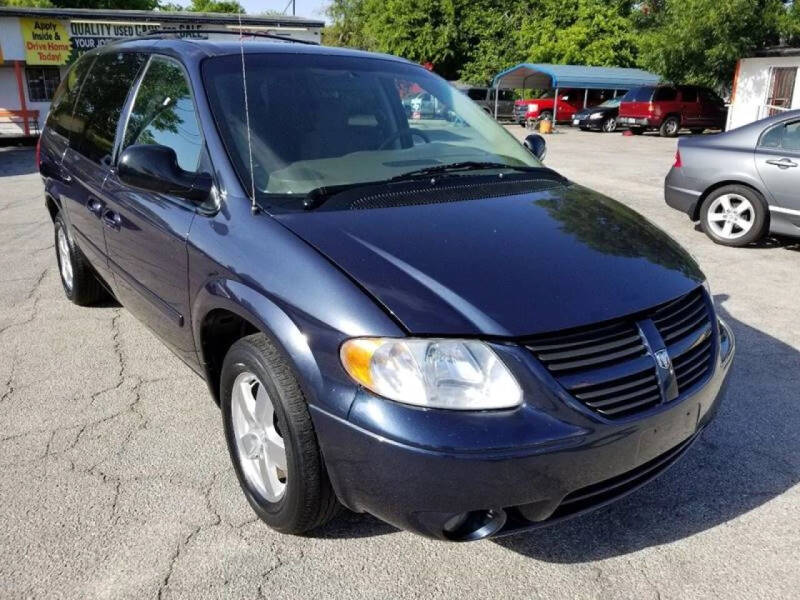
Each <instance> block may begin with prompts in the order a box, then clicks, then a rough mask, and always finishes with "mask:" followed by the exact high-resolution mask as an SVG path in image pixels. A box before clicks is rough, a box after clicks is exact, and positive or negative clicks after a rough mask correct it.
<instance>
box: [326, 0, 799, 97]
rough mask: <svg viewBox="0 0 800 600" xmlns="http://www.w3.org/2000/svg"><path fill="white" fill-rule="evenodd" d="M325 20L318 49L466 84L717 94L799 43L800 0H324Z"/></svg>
mask: <svg viewBox="0 0 800 600" xmlns="http://www.w3.org/2000/svg"><path fill="white" fill-rule="evenodd" d="M328 18H329V20H330V23H331V24H330V25H329V26H328V27H327V28H326V31H325V37H324V41H325V43H327V44H331V45H338V46H350V47H356V48H363V49H366V50H374V51H380V52H388V53H391V54H397V55H400V56H404V57H405V58H408V59H409V60H413V61H416V62H420V63H422V62H428V61H430V62H431V63H433V64H434V67H435V70H436V71H437V72H438V73H439V74H441V75H443V76H445V77H447V78H450V79H456V78H460V79H463V80H465V81H470V82H474V83H479V82H480V83H484V82H486V81H488V80H489V79H490V78H491V76H492V75H494V74H495V73H497V72H498V71H500V70H502V69H504V68H507V67H509V66H512V65H514V64H516V63H519V62H523V61H529V62H551V63H568V64H588V65H601V66H620V67H630V66H639V67H643V68H646V69H649V70H652V71H655V72H656V73H658V74H660V75H661V76H662V77H663V78H664V79H665V80H668V81H673V82H675V83H701V84H706V85H711V86H716V87H720V86H724V85H729V84H730V81H731V78H732V74H733V69H734V67H735V64H736V60H737V59H739V58H741V57H742V56H748V55H750V54H751V53H752V52H754V51H756V50H758V49H760V48H764V47H766V46H770V45H774V44H778V43H781V42H783V43H800V3H797V4H796V3H794V2H791V1H788V0H787V1H785V0H332V2H331V3H330V5H329V7H328Z"/></svg>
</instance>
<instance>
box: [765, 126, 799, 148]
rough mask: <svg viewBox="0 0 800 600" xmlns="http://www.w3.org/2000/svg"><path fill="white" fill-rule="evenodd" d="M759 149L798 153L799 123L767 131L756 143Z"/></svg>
mask: <svg viewBox="0 0 800 600" xmlns="http://www.w3.org/2000/svg"><path fill="white" fill-rule="evenodd" d="M758 145H759V147H760V148H775V149H778V148H780V149H783V150H788V151H790V152H800V121H793V122H792V123H785V124H783V125H777V126H775V127H773V128H772V129H769V130H767V131H766V132H765V133H764V134H763V135H762V136H761V139H760V140H759V142H758Z"/></svg>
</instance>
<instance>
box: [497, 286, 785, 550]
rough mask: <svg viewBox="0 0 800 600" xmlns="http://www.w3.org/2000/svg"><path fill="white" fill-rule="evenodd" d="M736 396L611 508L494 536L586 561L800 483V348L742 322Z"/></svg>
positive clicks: (671, 537) (706, 525)
mask: <svg viewBox="0 0 800 600" xmlns="http://www.w3.org/2000/svg"><path fill="white" fill-rule="evenodd" d="M715 300H716V304H717V307H718V312H719V314H720V316H721V317H722V318H723V319H725V320H726V321H727V322H728V323H729V324H730V325H731V327H732V328H733V330H734V334H735V335H736V341H737V346H738V351H737V356H736V358H735V365H734V367H733V370H732V372H731V375H730V381H729V386H728V395H727V398H725V400H724V402H723V404H722V406H721V407H720V412H719V414H718V416H717V419H716V421H715V422H714V423H712V424H711V426H710V427H709V429H708V430H707V431H706V432H705V433H704V434H703V436H702V437H701V439H700V440H699V443H698V444H696V445H695V446H694V448H692V449H691V450H690V451H689V453H688V454H687V455H686V456H685V457H684V458H683V459H682V460H681V461H679V462H678V463H677V464H676V465H675V466H673V467H672V468H671V469H670V470H668V471H667V472H666V473H665V474H664V475H663V476H662V477H661V478H659V479H657V480H656V481H654V482H652V483H651V484H649V485H647V486H645V487H644V488H642V489H641V490H639V491H637V492H634V493H633V494H631V495H630V496H628V497H627V498H624V499H622V500H620V501H619V502H617V503H616V504H613V505H611V506H609V507H607V508H604V509H600V510H598V511H597V512H594V513H590V514H588V515H585V516H582V517H578V518H576V519H574V520H572V521H566V522H563V523H561V524H557V525H554V526H553V527H551V528H545V529H541V530H539V531H536V532H532V533H524V534H520V535H516V536H510V537H507V538H499V539H497V540H494V542H495V543H497V544H499V545H500V546H503V547H505V548H508V549H509V550H514V551H515V552H519V553H520V554H523V555H525V556H529V557H531V558H536V559H538V560H543V561H547V562H555V563H579V562H588V561H593V560H599V559H604V558H609V557H613V556H618V555H623V554H628V553H631V552H635V551H637V550H640V549H642V548H647V547H650V546H657V545H660V544H666V543H669V542H672V541H675V540H679V539H682V538H685V537H688V536H691V535H694V534H696V533H699V532H702V531H705V530H707V529H711V528H713V527H716V526H717V525H721V524H723V523H726V522H727V521H730V520H732V519H735V518H736V517H738V516H740V515H743V514H745V513H747V512H749V511H751V510H753V509H755V508H758V507H759V506H761V505H762V504H765V503H767V502H769V501H770V500H772V499H774V498H776V497H777V496H780V495H781V494H783V493H784V492H785V491H787V490H788V489H790V488H792V487H793V486H794V485H796V484H797V483H798V482H799V481H800V411H798V410H797V398H798V391H797V390H798V386H799V385H800V352H798V350H796V349H795V348H793V347H791V346H789V345H787V344H785V343H783V342H781V341H780V340H777V339H775V338H773V337H771V336H769V335H767V334H765V333H763V332H761V331H758V330H757V329H754V328H752V327H750V326H748V325H746V324H744V323H742V322H740V321H737V320H736V319H735V318H733V317H732V316H731V315H729V314H728V313H727V311H726V310H725V309H724V308H723V307H722V304H723V303H724V302H725V301H726V300H727V296H724V295H720V296H716V298H715Z"/></svg>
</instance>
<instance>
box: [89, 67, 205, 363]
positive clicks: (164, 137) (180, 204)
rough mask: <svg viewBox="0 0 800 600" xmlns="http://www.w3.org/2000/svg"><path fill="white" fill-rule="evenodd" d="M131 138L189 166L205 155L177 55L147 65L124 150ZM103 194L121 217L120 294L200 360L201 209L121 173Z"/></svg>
mask: <svg viewBox="0 0 800 600" xmlns="http://www.w3.org/2000/svg"><path fill="white" fill-rule="evenodd" d="M133 144H160V145H162V146H167V147H169V148H172V149H173V150H175V154H176V155H177V159H178V165H179V166H180V167H182V168H183V169H184V170H186V171H193V172H197V171H199V170H200V169H201V161H203V160H205V153H204V150H203V148H204V145H203V136H202V134H201V133H200V127H199V125H198V122H197V113H196V111H195V105H194V100H193V97H192V93H191V88H190V84H189V81H188V79H187V77H186V74H185V72H184V70H183V67H182V66H181V65H180V64H179V63H178V62H176V61H175V60H173V59H171V58H167V57H163V56H158V55H154V56H153V57H151V59H150V62H149V63H148V65H147V67H146V70H145V73H144V76H143V77H142V81H141V83H140V85H139V88H138V90H137V92H136V97H135V99H134V100H133V103H132V105H131V110H130V116H129V118H128V122H127V124H126V126H125V131H124V134H123V136H122V143H121V144H120V152H121V151H122V150H124V149H125V148H127V147H128V146H131V145H133ZM203 170H207V169H203ZM103 198H104V201H105V203H106V206H107V209H108V211H109V212H110V215H109V218H110V219H111V220H113V222H114V223H115V226H114V227H113V228H111V229H109V230H107V232H106V241H107V245H108V257H109V266H110V267H111V270H112V271H113V272H114V281H115V290H116V291H117V293H118V295H119V296H120V300H121V301H122V302H123V304H125V306H126V307H127V308H128V309H129V310H130V311H131V312H132V313H133V314H134V315H135V316H136V317H137V318H138V319H140V320H141V321H142V322H143V323H145V324H146V325H147V326H148V327H150V329H152V330H153V331H154V332H155V333H156V334H157V335H158V336H159V337H160V338H161V339H162V340H163V341H164V342H165V343H166V344H167V345H169V346H170V347H171V348H172V349H173V350H174V351H175V352H176V353H177V354H178V355H179V356H181V357H182V358H184V360H186V361H189V362H192V361H193V360H196V354H195V348H194V339H193V336H192V331H191V319H190V315H189V292H188V274H187V270H188V255H187V249H186V239H187V237H188V235H189V228H190V227H191V224H192V221H193V219H194V217H195V214H196V209H197V207H196V206H195V205H193V204H192V203H191V202H189V201H186V200H183V199H180V198H177V197H175V196H170V195H166V194H160V193H156V192H150V191H146V190H142V189H137V188H133V187H130V186H128V185H126V184H124V183H123V182H121V181H120V180H119V178H118V177H117V175H116V172H115V171H113V172H112V173H111V174H110V175H109V177H108V178H107V179H106V182H105V184H104V186H103Z"/></svg>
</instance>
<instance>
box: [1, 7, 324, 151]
mask: <svg viewBox="0 0 800 600" xmlns="http://www.w3.org/2000/svg"><path fill="white" fill-rule="evenodd" d="M239 19H240V17H239V15H229V14H214V13H191V12H177V13H169V12H149V11H143V10H88V9H61V8H17V7H0V137H19V136H29V135H37V134H38V133H39V131H41V128H42V126H43V125H44V119H45V117H46V116H47V111H48V110H49V109H50V100H51V99H52V97H53V92H55V89H56V87H58V84H59V83H60V82H61V78H62V77H63V76H64V74H65V73H66V71H67V69H69V65H71V64H72V63H73V62H74V61H75V60H76V59H77V58H78V57H79V56H81V55H82V54H83V53H84V52H87V51H89V50H91V49H92V48H96V47H97V46H101V45H103V44H106V43H108V42H110V41H112V40H114V39H118V38H126V37H136V36H140V35H144V34H147V33H148V32H151V31H154V30H159V29H177V30H180V31H181V32H185V34H184V33H181V35H184V36H185V37H192V38H201V39H216V38H221V39H230V37H229V36H226V35H225V34H224V33H223V34H217V33H211V32H209V33H205V32H206V31H208V30H212V29H213V30H230V31H231V32H232V33H236V32H238V31H239ZM241 24H242V28H243V29H244V30H245V31H251V32H259V33H270V34H274V35H280V36H283V37H287V38H293V39H302V40H307V41H312V42H317V43H319V42H320V41H321V37H322V35H321V33H322V27H323V26H324V25H325V23H324V22H323V21H319V20H312V19H305V18H302V17H292V16H279V17H254V16H249V15H242V16H241Z"/></svg>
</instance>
